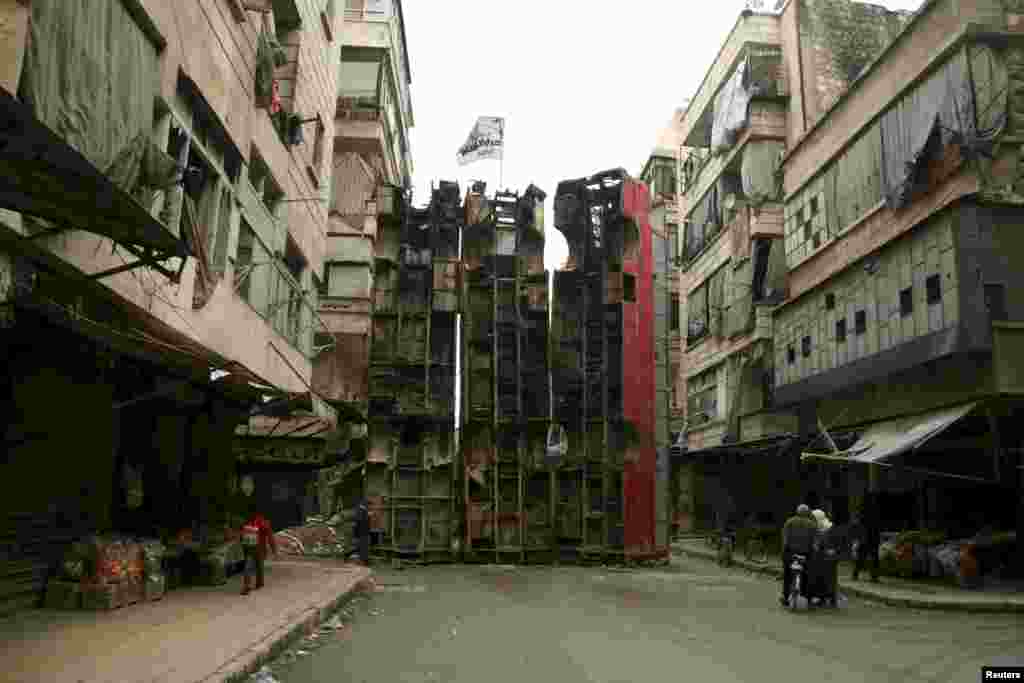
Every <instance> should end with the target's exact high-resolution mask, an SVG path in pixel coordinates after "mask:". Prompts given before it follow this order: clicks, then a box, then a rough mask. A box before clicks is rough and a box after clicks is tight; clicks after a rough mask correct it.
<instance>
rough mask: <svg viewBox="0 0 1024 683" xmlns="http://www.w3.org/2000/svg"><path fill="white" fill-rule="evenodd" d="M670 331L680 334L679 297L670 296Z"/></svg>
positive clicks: (675, 295)
mask: <svg viewBox="0 0 1024 683" xmlns="http://www.w3.org/2000/svg"><path fill="white" fill-rule="evenodd" d="M668 305H669V311H668V329H669V331H670V332H679V295H678V294H675V293H673V294H671V295H670V296H669V304H668Z"/></svg>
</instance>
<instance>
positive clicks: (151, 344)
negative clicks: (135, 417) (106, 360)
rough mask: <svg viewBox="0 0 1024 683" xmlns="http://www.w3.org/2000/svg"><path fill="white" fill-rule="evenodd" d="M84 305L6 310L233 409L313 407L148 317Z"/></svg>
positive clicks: (20, 299)
mask: <svg viewBox="0 0 1024 683" xmlns="http://www.w3.org/2000/svg"><path fill="white" fill-rule="evenodd" d="M93 286H97V285H93ZM88 301H89V303H90V306H89V307H88V310H85V311H84V312H83V311H81V310H74V309H72V308H70V307H69V306H67V305H66V304H64V303H62V302H60V301H57V300H56V299H54V298H51V297H50V296H48V295H47V293H46V292H44V291H32V292H19V293H18V294H17V295H16V296H15V297H14V298H12V300H11V301H10V304H12V305H14V306H15V307H16V308H18V309H20V310H23V311H28V312H31V313H34V314H35V315H37V316H40V317H42V318H44V319H46V320H48V321H50V322H51V323H52V324H55V325H57V326H60V327H63V328H66V329H69V330H71V331H72V332H74V333H77V334H80V335H82V336H83V337H86V338H88V339H91V340H92V341H93V342H95V343H96V344H98V345H99V346H102V347H104V348H107V349H110V350H111V351H113V352H115V353H118V354H121V355H124V356H128V357H131V358H136V359H138V360H141V361H144V362H147V363H151V364H152V365H154V366H156V367H157V368H159V369H160V370H161V371H162V374H164V375H166V376H167V377H168V378H171V379H180V380H183V381H184V382H186V383H188V384H191V385H193V386H195V387H197V388H200V389H205V390H208V391H215V392H216V393H218V394H220V395H222V396H224V397H225V398H228V399H230V400H233V401H235V402H237V403H240V404H244V405H257V406H261V407H262V406H263V405H269V404H271V403H276V402H279V401H284V402H289V403H291V402H294V403H295V405H296V407H299V408H302V407H306V406H307V405H308V406H309V407H310V408H311V409H312V408H313V407H315V404H314V402H313V398H312V397H311V396H310V395H309V394H306V393H302V394H297V393H295V392H289V391H286V390H284V389H281V388H279V387H275V386H272V385H270V384H269V383H267V382H266V381H265V380H263V379H262V378H261V377H259V375H257V374H256V373H254V372H253V371H252V370H250V369H249V368H247V367H246V366H245V365H243V364H241V363H239V362H237V361H233V360H230V359H228V358H225V357H224V356H222V355H220V354H218V353H215V352H213V351H211V350H210V349H208V348H206V347H205V346H203V345H202V344H201V343H199V342H198V341H196V340H195V339H193V338H192V337H190V336H189V335H187V334H185V333H184V332H181V331H179V330H177V329H175V328H174V327H172V326H171V325H169V324H167V323H165V322H163V321H162V320H160V319H158V318H155V317H154V316H152V315H150V314H148V313H146V312H144V311H139V310H135V308H134V306H133V305H132V304H129V303H125V302H121V303H118V302H114V301H111V300H109V299H100V298H99V297H90V298H89V300H88ZM159 393H163V392H159ZM156 396H157V395H156V394H153V395H151V396H149V397H152V398H155V397H156ZM139 400H142V398H141V397H139V398H136V399H132V400H128V401H126V402H125V405H130V404H134V403H137V402H139Z"/></svg>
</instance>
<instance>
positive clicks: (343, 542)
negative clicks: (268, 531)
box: [275, 518, 351, 559]
mask: <svg viewBox="0 0 1024 683" xmlns="http://www.w3.org/2000/svg"><path fill="white" fill-rule="evenodd" d="M275 537H276V540H277V545H278V549H279V551H280V553H281V554H282V555H291V556H307V557H331V558H341V559H344V558H347V557H348V554H349V553H350V552H351V548H350V543H349V541H348V537H347V534H346V533H344V529H342V533H339V531H338V530H337V529H336V528H335V527H333V526H331V525H330V524H328V523H327V522H324V521H322V520H320V519H318V518H310V519H309V520H308V521H307V522H306V524H305V525H303V526H299V527H292V528H290V529H282V530H281V531H278V532H277V533H276V534H275Z"/></svg>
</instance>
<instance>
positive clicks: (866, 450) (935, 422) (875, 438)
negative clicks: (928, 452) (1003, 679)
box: [849, 402, 978, 462]
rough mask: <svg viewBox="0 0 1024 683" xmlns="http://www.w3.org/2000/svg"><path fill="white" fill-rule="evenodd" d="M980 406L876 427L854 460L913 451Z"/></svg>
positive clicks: (867, 434) (955, 408)
mask: <svg viewBox="0 0 1024 683" xmlns="http://www.w3.org/2000/svg"><path fill="white" fill-rule="evenodd" d="M977 405H978V404H977V402H971V403H965V404H961V405H957V406H953V407H951V408H943V409H941V410H935V411H932V412H929V413H925V414H923V415H914V416H912V417H904V418H898V419H895V420H886V421H885V422H879V423H878V424H875V425H872V426H870V427H868V429H867V431H865V432H864V434H863V436H861V437H860V438H859V439H858V440H857V442H856V443H855V444H854V445H853V446H852V447H851V448H850V451H849V452H850V453H851V457H850V460H855V461H857V462H878V461H880V460H884V459H885V458H890V457H892V456H894V455H900V454H901V453H906V452H907V451H912V450H914V449H916V448H918V447H920V446H922V445H924V443H925V442H926V441H928V440H929V439H931V438H932V437H934V436H937V435H938V434H939V433H941V432H942V431H943V430H945V429H946V428H947V427H949V426H950V425H952V424H953V423H954V422H956V421H958V420H960V419H962V418H964V417H966V416H967V414H968V413H969V412H971V411H972V410H974V408H975V407H976V406H977Z"/></svg>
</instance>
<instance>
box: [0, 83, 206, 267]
mask: <svg viewBox="0 0 1024 683" xmlns="http://www.w3.org/2000/svg"><path fill="white" fill-rule="evenodd" d="M0 208H4V209H9V210H11V211H17V212H19V213H23V214H27V215H31V216H36V217H38V218H42V219H45V220H48V221H50V222H52V223H54V224H56V226H57V228H56V229H57V230H85V231H87V232H91V233H94V234H97V235H103V236H104V237H109V238H110V239H112V240H114V241H115V242H117V243H118V244H120V245H122V246H124V247H125V248H126V249H128V250H129V251H131V252H132V253H133V254H134V255H135V256H136V257H137V258H138V259H139V261H138V262H137V263H138V265H147V266H150V267H153V268H155V269H157V270H160V271H161V272H163V274H164V275H166V276H168V277H172V278H173V277H176V274H174V273H170V272H169V271H167V270H165V269H163V268H162V266H160V262H161V261H164V260H166V259H169V258H173V257H179V258H182V259H185V258H186V257H188V256H190V255H191V254H190V253H189V250H188V248H187V246H186V245H185V243H184V242H183V241H182V240H181V239H179V238H178V237H177V236H176V235H174V233H172V232H171V231H170V230H168V229H167V227H166V226H165V225H164V224H163V223H161V222H160V221H159V220H157V219H156V218H155V217H154V216H152V215H151V214H150V213H149V212H148V211H147V210H146V209H144V208H143V207H142V206H141V205H140V204H139V203H138V202H136V201H135V199H134V198H133V197H132V196H131V195H129V194H128V193H126V192H124V191H123V190H121V189H120V188H118V187H117V186H116V185H115V184H114V183H113V182H112V181H111V180H110V179H109V178H107V177H106V176H105V175H104V174H103V173H102V172H100V171H99V169H97V168H96V167H95V166H93V165H92V164H91V163H90V162H89V161H88V160H87V159H86V158H85V157H84V156H82V155H81V154H80V153H79V152H78V151H77V150H75V149H74V148H72V147H71V146H70V145H68V144H67V143H66V142H65V141H64V140H62V139H61V138H60V137H59V136H57V135H56V134H55V133H53V132H52V131H51V130H50V129H49V128H47V127H46V126H45V125H43V124H42V123H40V122H39V121H38V120H36V118H35V116H34V115H33V114H32V113H31V111H30V110H29V108H28V107H27V106H25V105H24V104H22V103H21V102H19V101H18V100H17V99H15V98H14V97H13V96H12V95H11V94H10V93H9V92H7V91H6V90H4V89H3V88H0ZM25 239H31V238H25ZM179 274H180V273H179Z"/></svg>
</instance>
